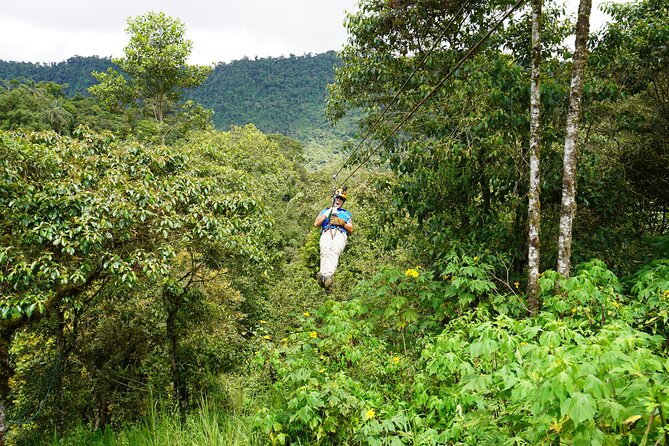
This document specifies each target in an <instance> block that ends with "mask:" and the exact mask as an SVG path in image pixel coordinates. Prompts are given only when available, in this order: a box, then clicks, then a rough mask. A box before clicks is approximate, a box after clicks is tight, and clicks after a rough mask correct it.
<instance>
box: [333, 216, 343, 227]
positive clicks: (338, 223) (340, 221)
mask: <svg viewBox="0 0 669 446" xmlns="http://www.w3.org/2000/svg"><path fill="white" fill-rule="evenodd" d="M330 224H332V225H335V226H344V225H345V224H346V220H344V219H343V218H339V217H332V218H331V219H330Z"/></svg>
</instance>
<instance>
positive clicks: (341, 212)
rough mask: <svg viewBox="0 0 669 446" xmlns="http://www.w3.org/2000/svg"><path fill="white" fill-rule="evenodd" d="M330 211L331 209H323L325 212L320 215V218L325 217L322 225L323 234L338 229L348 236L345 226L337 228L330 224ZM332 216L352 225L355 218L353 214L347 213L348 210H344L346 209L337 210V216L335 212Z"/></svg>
mask: <svg viewBox="0 0 669 446" xmlns="http://www.w3.org/2000/svg"><path fill="white" fill-rule="evenodd" d="M328 209H329V208H325V209H323V210H322V211H321V212H320V214H318V215H319V216H321V215H325V220H323V223H321V232H323V231H326V230H328V229H330V228H337V229H339V230H340V231H341V232H343V233H344V234H347V235H348V232H346V229H344V227H343V226H335V225H331V224H330V219H329V218H328V217H329V213H330V211H329V210H328ZM332 216H333V217H339V218H341V219H342V220H344V221H346V223H350V222H351V219H352V218H353V217H352V216H351V213H350V212H349V211H347V210H346V209H344V208H339V209H337V213H336V214H335V213H334V212H333V213H332Z"/></svg>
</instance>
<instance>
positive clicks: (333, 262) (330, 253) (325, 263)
mask: <svg viewBox="0 0 669 446" xmlns="http://www.w3.org/2000/svg"><path fill="white" fill-rule="evenodd" d="M347 239H348V236H347V235H346V234H345V233H343V232H342V231H340V230H339V229H328V230H327V231H325V232H323V233H322V234H321V242H320V246H321V274H323V275H324V276H332V275H333V274H334V273H335V271H337V264H338V263H339V256H340V255H341V253H342V252H344V248H345V247H346V240H347Z"/></svg>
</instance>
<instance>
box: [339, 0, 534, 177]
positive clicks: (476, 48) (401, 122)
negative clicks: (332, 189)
mask: <svg viewBox="0 0 669 446" xmlns="http://www.w3.org/2000/svg"><path fill="white" fill-rule="evenodd" d="M524 2H525V0H518V1H517V2H516V3H515V4H514V5H513V6H512V7H511V9H509V10H508V11H507V12H506V14H504V16H502V18H501V19H499V20H498V21H497V23H496V24H495V25H494V26H493V27H492V28H490V29H489V30H488V32H487V33H486V34H485V35H484V36H483V37H482V38H481V40H479V41H478V43H476V45H474V46H473V47H472V48H471V49H470V50H469V51H468V52H467V54H465V55H464V56H463V57H462V58H461V59H460V60H459V61H458V63H457V64H455V66H454V67H453V68H452V69H451V71H449V72H448V74H447V75H446V76H444V77H443V78H442V79H441V80H440V81H439V83H437V85H435V86H434V88H432V90H431V91H430V92H429V93H428V94H427V95H426V96H425V97H424V98H423V99H422V100H421V101H420V102H419V103H418V104H416V105H415V106H414V108H413V109H411V111H410V112H409V113H408V114H407V115H406V116H405V117H404V119H402V121H400V123H399V124H398V125H397V126H396V127H395V128H394V129H393V131H392V132H390V133H389V134H388V136H386V137H385V138H384V139H383V141H381V142H380V143H379V144H378V145H377V146H376V147H375V148H374V150H372V151H371V152H369V154H367V156H366V157H365V158H364V159H363V160H362V161H361V162H360V163H359V164H358V167H356V168H355V170H353V172H351V173H350V174H349V175H348V176H347V177H346V179H344V181H343V182H342V184H343V183H346V181H348V180H349V179H350V178H351V177H352V176H353V174H355V173H356V172H357V171H358V169H360V167H362V165H363V164H365V163H366V162H367V160H369V159H370V158H371V157H372V155H374V153H376V152H377V151H378V150H379V149H380V148H381V146H383V144H385V143H386V141H388V140H389V139H390V137H391V136H393V135H394V134H395V133H397V131H398V130H399V129H400V128H401V127H402V126H403V125H404V124H405V123H406V122H407V121H408V120H409V119H410V118H411V117H412V116H413V115H414V113H416V111H417V110H418V109H419V108H420V107H421V106H422V105H423V104H425V102H427V101H428V100H429V99H430V98H431V97H432V96H434V94H435V93H436V92H437V90H439V88H441V86H442V85H444V83H445V82H446V81H447V80H448V79H449V78H450V77H451V75H452V74H453V73H454V72H455V70H457V69H458V68H460V66H461V65H462V64H463V63H465V61H466V60H467V59H468V58H469V57H470V56H471V55H472V54H473V53H474V52H475V51H476V50H478V48H479V47H480V46H481V45H482V44H483V43H484V42H485V41H486V40H488V38H489V37H490V36H491V35H492V33H493V32H495V31H496V30H497V28H499V27H500V26H501V24H502V23H503V22H504V20H506V19H507V18H508V17H509V16H510V15H511V13H512V12H514V11H515V10H516V9H518V7H519V6H520V5H521V4H523V3H524Z"/></svg>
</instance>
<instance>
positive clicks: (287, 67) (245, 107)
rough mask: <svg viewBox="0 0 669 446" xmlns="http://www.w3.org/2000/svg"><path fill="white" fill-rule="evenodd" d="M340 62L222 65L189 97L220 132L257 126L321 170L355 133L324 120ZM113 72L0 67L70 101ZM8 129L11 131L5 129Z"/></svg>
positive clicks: (1, 73) (81, 63) (79, 60)
mask: <svg viewBox="0 0 669 446" xmlns="http://www.w3.org/2000/svg"><path fill="white" fill-rule="evenodd" d="M338 63H339V59H338V57H337V55H336V53H335V52H334V51H329V52H327V53H323V54H315V55H311V54H310V55H304V56H294V55H291V56H290V57H279V58H256V59H253V60H252V59H242V60H238V61H233V62H230V63H219V64H217V65H216V66H215V68H214V70H213V71H212V73H211V74H210V75H209V77H208V78H207V80H206V81H205V82H204V83H203V84H202V85H200V86H198V87H196V88H193V89H191V90H189V91H188V92H187V95H186V96H187V97H188V98H190V99H192V100H193V101H195V102H197V103H199V104H202V105H203V106H204V107H206V108H208V109H210V110H212V111H213V112H214V115H213V118H212V122H213V124H214V125H215V127H216V128H217V129H219V130H228V129H229V128H230V127H232V126H243V125H246V124H254V125H255V126H256V127H257V128H259V129H260V130H261V131H263V132H265V133H278V134H281V135H284V136H288V137H290V138H293V139H296V140H298V141H300V142H302V143H303V145H304V146H305V154H306V158H307V166H308V167H309V168H310V169H315V168H317V167H319V166H320V167H322V166H323V165H324V164H325V163H327V162H329V161H331V160H333V159H339V158H340V157H341V155H342V154H343V150H344V145H345V143H346V142H347V141H349V140H350V139H351V138H352V137H353V135H354V133H355V130H356V127H355V123H354V118H353V117H352V118H347V119H346V120H344V121H342V122H340V123H338V124H337V125H335V126H333V125H332V124H331V123H330V122H328V120H327V118H326V116H325V106H326V103H325V98H326V93H327V88H326V87H327V84H329V83H331V82H333V81H334V68H335V66H336V65H338ZM112 66H114V64H113V63H112V61H111V59H108V58H99V57H94V56H93V57H81V56H75V57H71V58H69V59H67V60H66V61H63V62H59V63H50V64H40V63H26V62H11V61H0V79H4V80H5V82H6V81H8V80H18V79H31V80H33V81H34V82H35V83H39V82H53V83H56V84H60V85H63V86H64V88H63V93H64V95H65V96H66V97H69V98H74V97H76V96H77V95H84V96H88V88H89V87H91V86H92V85H94V84H95V78H94V77H93V76H92V75H91V73H92V72H94V71H97V72H105V71H106V70H107V69H108V68H109V67H112ZM4 128H12V127H11V124H9V125H8V124H5V125H4Z"/></svg>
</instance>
